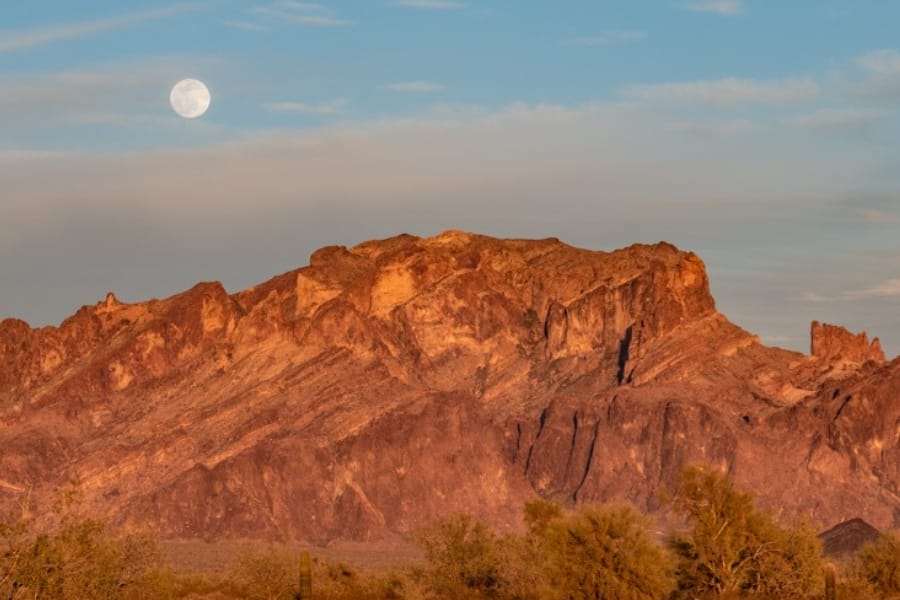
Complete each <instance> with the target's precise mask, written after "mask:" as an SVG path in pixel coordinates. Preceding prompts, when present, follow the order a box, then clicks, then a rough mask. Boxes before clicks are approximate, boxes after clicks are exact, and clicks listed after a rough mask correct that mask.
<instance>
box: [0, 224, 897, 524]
mask: <svg viewBox="0 0 900 600" xmlns="http://www.w3.org/2000/svg"><path fill="white" fill-rule="evenodd" d="M841 331H842V330H841ZM841 331H837V330H834V329H833V328H830V326H820V327H818V328H817V327H816V326H814V328H813V347H814V348H813V356H806V355H803V354H800V353H796V352H789V351H787V350H782V349H777V348H767V347H765V346H763V345H761V344H760V342H759V339H758V338H757V337H756V336H754V335H751V334H749V333H747V332H745V331H744V330H742V329H740V328H739V327H737V326H735V325H734V324H732V323H730V322H729V321H728V320H727V319H726V318H725V317H724V316H723V315H721V314H720V313H718V312H717V311H716V309H715V303H714V301H713V298H712V296H711V295H710V293H709V285H708V281H707V277H706V272H705V269H704V266H703V263H702V262H701V260H700V259H699V258H698V257H697V256H695V255H693V254H691V253H687V252H682V251H679V250H678V249H677V248H675V247H673V246H671V245H670V244H666V243H660V244H655V245H635V246H631V247H628V248H625V249H622V250H617V251H615V252H608V253H607V252H594V251H588V250H581V249H577V248H572V247H570V246H567V245H565V244H563V243H561V242H560V241H558V240H556V239H546V240H497V239H493V238H488V237H484V236H477V235H472V234H468V233H463V232H458V231H450V232H445V233H443V234H441V235H439V236H436V237H433V238H427V239H421V238H416V237H413V236H408V235H402V236H398V237H395V238H391V239H388V240H381V241H373V242H367V243H364V244H360V245H358V246H356V247H353V248H343V247H328V248H323V249H321V250H318V251H316V252H315V253H314V254H313V255H312V256H311V258H310V261H309V266H307V267H304V268H301V269H297V270H295V271H291V272H288V273H285V274H283V275H280V276H277V277H275V278H273V279H271V280H269V281H267V282H265V283H262V284H260V285H258V286H255V287H252V288H250V289H247V290H244V291H241V292H238V293H235V294H228V293H227V292H226V291H225V289H224V288H223V287H222V286H221V285H220V284H218V283H202V284H198V285H197V286H195V287H193V288H191V289H190V290H188V291H186V292H184V293H182V294H179V295H177V296H173V297H171V298H167V299H163V300H151V301H149V302H143V303H136V304H128V303H123V302H121V301H119V300H118V299H117V298H116V297H115V296H114V295H112V294H110V295H107V297H106V299H105V300H104V301H101V302H98V303H97V304H96V305H94V306H86V307H83V308H82V309H80V310H79V311H78V312H77V313H76V314H75V315H74V316H72V317H71V318H69V319H67V320H66V321H64V322H63V323H62V324H61V325H60V326H59V327H45V328H41V329H32V328H30V327H29V326H28V325H27V324H25V323H23V322H21V321H17V320H13V319H8V320H5V321H3V322H2V323H0V423H2V427H0V448H2V452H0V503H5V504H7V505H13V504H14V503H15V502H17V501H18V500H19V499H21V497H22V496H23V495H24V494H30V495H31V497H33V498H34V499H35V500H36V502H37V505H38V506H41V507H46V506H50V499H51V498H52V496H53V494H54V490H55V489H57V488H58V487H59V486H61V485H64V484H66V483H67V482H69V481H71V480H77V481H78V482H79V486H80V488H81V490H82V493H83V497H84V502H85V503H86V504H87V508H88V509H90V510H92V511H96V512H104V513H108V514H109V515H110V516H111V518H112V520H113V522H114V523H116V524H119V525H125V524H139V525H149V526H152V527H155V528H157V529H158V530H159V531H160V532H161V533H162V534H163V535H164V536H166V537H176V538H194V537H203V538H209V539H214V538H223V537H271V536H281V537H288V538H296V539H304V540H309V541H325V540H329V539H333V538H339V537H341V538H352V539H361V540H367V539H375V538H379V537H384V536H390V535H394V534H398V533H399V534H404V533H407V532H409V531H411V530H413V529H415V528H416V527H418V526H420V525H422V524H423V523H426V522H428V521H430V520H432V519H434V518H436V517H438V516H440V515H445V514H447V513H449V512H453V511H456V510H467V511H471V512H474V513H475V514H477V515H478V516H480V517H482V518H485V519H488V520H490V521H492V522H494V523H495V524H497V525H500V526H508V527H514V526H517V525H518V524H519V521H520V509H521V505H522V503H523V502H524V501H525V500H526V499H529V498H532V497H534V496H536V495H541V496H545V497H550V498H554V499H558V500H561V501H564V502H599V501H607V500H628V501H631V502H634V503H635V504H637V505H638V506H639V507H640V508H642V509H648V510H654V509H656V508H658V498H659V490H660V489H661V487H662V486H666V485H671V483H672V481H673V480H674V478H675V476H676V474H677V473H678V471H679V470H680V469H681V467H682V466H683V465H684V464H686V463H696V462H703V463H709V464H713V465H717V466H719V467H721V468H724V469H727V470H728V471H730V472H731V473H733V474H734V476H735V477H736V478H737V479H738V481H739V483H742V484H744V485H746V486H749V487H751V488H753V489H755V490H757V491H758V492H759V494H760V500H761V502H763V503H764V504H766V505H768V506H770V507H773V508H777V509H778V510H779V511H781V512H782V513H784V514H785V515H800V514H802V515H804V516H806V517H807V518H808V519H810V520H811V521H812V522H813V523H816V524H819V525H822V526H825V525H831V524H833V523H835V522H837V521H839V520H842V519H846V518H850V517H856V516H861V517H863V518H865V519H866V520H867V521H869V522H872V523H874V524H875V525H877V526H878V527H890V526H893V525H895V524H896V522H898V521H900V496H898V494H900V490H898V484H900V471H898V467H897V465H900V460H898V459H900V455H898V452H900V450H898V444H897V439H896V432H895V423H897V422H900V413H898V414H894V413H897V412H898V410H900V409H896V408H895V407H894V399H895V398H896V397H897V393H898V392H900V363H897V362H892V363H888V364H885V363H884V357H883V354H881V352H880V347H879V346H877V341H876V342H873V344H872V345H869V344H868V342H867V341H866V338H865V336H862V337H861V338H857V337H854V336H850V334H846V335H844V333H841ZM848 336H849V337H848ZM836 365H838V366H836ZM838 367H839V368H838Z"/></svg>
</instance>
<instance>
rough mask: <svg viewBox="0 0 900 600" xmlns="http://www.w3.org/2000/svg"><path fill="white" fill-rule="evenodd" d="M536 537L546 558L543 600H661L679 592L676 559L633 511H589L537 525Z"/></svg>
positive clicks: (589, 508)
mask: <svg viewBox="0 0 900 600" xmlns="http://www.w3.org/2000/svg"><path fill="white" fill-rule="evenodd" d="M547 514H548V513H546V512H544V516H547ZM551 514H552V513H551ZM532 533H533V534H534V535H536V536H537V537H538V539H539V546H540V547H541V549H542V550H543V553H544V562H545V566H544V570H545V572H546V576H547V582H546V588H545V591H544V595H543V597H547V598H560V599H563V598H564V599H567V600H580V599H585V600H587V599H589V598H610V599H617V600H656V599H662V598H666V597H667V596H668V595H669V594H670V593H671V591H672V590H673V589H674V587H675V579H674V576H673V571H674V568H673V563H672V560H671V558H670V557H669V555H668V554H667V553H666V551H665V550H664V549H663V548H661V547H660V546H659V545H658V544H657V543H656V542H654V541H653V539H652V538H651V537H650V534H649V530H648V522H647V521H646V519H644V518H643V517H642V516H640V515H639V514H638V513H637V512H636V511H635V510H634V509H633V508H631V507H629V506H611V507H592V506H585V507H582V508H581V509H579V510H578V511H577V512H575V513H574V514H571V515H568V516H563V515H559V516H556V517H552V516H551V517H550V518H549V519H548V520H546V521H537V522H534V521H533V522H532Z"/></svg>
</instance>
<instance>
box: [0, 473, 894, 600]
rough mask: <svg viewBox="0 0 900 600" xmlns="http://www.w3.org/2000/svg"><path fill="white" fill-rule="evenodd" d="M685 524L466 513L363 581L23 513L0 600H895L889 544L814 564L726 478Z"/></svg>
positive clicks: (582, 510)
mask: <svg viewBox="0 0 900 600" xmlns="http://www.w3.org/2000/svg"><path fill="white" fill-rule="evenodd" d="M666 502H667V505H668V506H669V508H670V509H671V511H672V513H673V514H675V515H678V516H680V517H682V518H683V526H681V527H678V528H676V529H673V530H671V531H668V532H667V533H665V534H662V533H661V532H654V531H653V530H652V528H651V526H652V523H651V521H650V520H649V518H648V517H646V516H643V515H641V514H640V513H638V512H637V511H636V510H635V509H634V508H632V507H630V506H625V505H604V506H589V505H585V506H581V507H578V508H577V509H574V510H566V509H564V508H563V506H561V505H559V504H555V503H552V502H548V501H544V500H538V501H534V502H530V503H528V504H526V505H525V507H524V514H523V519H524V531H522V532H518V533H498V532H496V531H494V530H493V529H491V528H490V527H489V526H488V525H487V524H485V523H483V522H480V521H478V520H477V519H475V518H473V517H472V516H470V515H466V514H457V515H450V516H448V517H446V518H444V519H442V520H440V521H438V522H436V523H433V524H432V525H431V526H429V527H426V528H424V529H422V530H420V531H419V532H418V533H417V535H416V536H415V541H416V543H417V544H418V546H419V547H420V548H421V550H422V553H423V556H424V560H423V561H421V562H419V563H417V564H414V565H410V566H408V567H405V568H402V569H394V570H391V571H385V572H379V573H371V572H367V573H361V572H359V571H357V570H355V569H354V568H351V567H349V566H347V565H344V564H339V563H336V562H331V561H326V560H323V559H321V558H318V557H310V555H309V554H308V553H307V552H301V553H295V552H288V551H285V550H283V549H278V548H277V547H275V546H272V547H270V548H268V549H266V550H263V551H258V550H257V551H248V552H245V553H243V554H242V555H240V556H239V557H237V558H236V559H235V560H234V561H233V563H232V564H231V566H230V568H229V569H228V570H227V571H226V572H224V573H184V572H181V571H175V570H173V569H172V568H171V567H170V566H169V565H167V563H166V561H165V560H164V558H163V556H162V553H161V551H160V549H159V545H158V544H157V542H156V541H155V540H154V538H153V537H152V536H150V535H146V534H141V533H134V532H132V533H119V534H113V533H111V532H110V531H108V530H107V528H106V526H105V525H104V523H103V522H102V521H99V520H97V519H94V518H90V517H84V516H82V515H77V513H76V512H75V511H72V510H71V509H69V508H66V509H64V510H62V511H59V515H60V518H59V519H58V522H57V523H56V525H55V526H54V527H53V528H51V530H49V531H37V530H36V528H35V526H34V523H33V522H32V521H31V519H30V518H29V514H28V511H27V510H25V511H20V514H18V515H10V516H8V517H6V518H5V519H2V520H0V544H2V545H0V598H3V599H10V600H12V599H25V598H29V599H31V598H34V599H37V598H46V599H60V600H69V599H73V600H74V599H90V598H98V599H113V598H124V599H143V598H147V599H151V598H154V599H156V598H159V599H166V598H218V599H228V598H247V599H259V600H281V599H285V600H290V599H298V598H299V599H302V600H309V599H311V598H315V599H317V600H351V599H355V600H376V599H385V600H426V599H445V598H446V599H459V600H582V599H585V600H586V599H611V600H663V599H668V600H682V599H705V598H710V599H714V598H718V599H738V598H747V599H755V598H758V599H775V598H779V599H798V600H802V599H814V598H826V599H827V600H833V599H836V598H840V599H848V600H849V599H854V600H857V599H858V600H868V599H873V600H874V599H878V598H898V597H900V537H898V536H897V534H894V533H889V534H886V535H884V536H882V537H881V539H880V540H879V541H878V542H876V543H874V544H871V545H869V546H867V547H865V548H863V549H862V550H861V551H860V552H859V553H858V554H857V555H856V556H854V557H852V558H851V559H848V560H847V561H845V562H844V563H841V564H834V563H830V562H827V563H826V561H825V559H824V558H823V556H822V548H821V545H820V543H819V540H818V538H817V537H816V535H815V534H814V532H813V531H812V530H811V529H810V528H809V527H808V526H806V525H804V524H802V523H800V524H793V525H790V526H785V525H783V524H779V523H777V522H776V521H775V519H773V518H772V517H771V516H770V515H768V514H766V513H765V512H763V511H760V510H758V509H757V508H756V507H755V506H754V503H753V496H752V494H750V493H749V492H746V491H743V490H740V489H738V488H737V487H736V486H735V485H734V483H733V482H732V481H731V480H730V479H729V478H728V477H727V476H725V475H722V474H720V473H718V472H715V471H711V470H705V469H700V468H689V469H687V470H685V471H684V472H683V473H682V474H681V477H680V479H679V481H678V482H677V485H676V486H675V488H674V489H673V490H672V491H671V493H670V494H668V497H667V498H666Z"/></svg>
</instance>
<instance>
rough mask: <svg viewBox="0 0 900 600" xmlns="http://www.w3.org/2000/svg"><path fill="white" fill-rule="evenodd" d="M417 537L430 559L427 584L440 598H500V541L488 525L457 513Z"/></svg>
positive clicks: (426, 529)
mask: <svg viewBox="0 0 900 600" xmlns="http://www.w3.org/2000/svg"><path fill="white" fill-rule="evenodd" d="M416 537H417V542H418V544H419V546H420V547H421V548H422V549H423V550H424V552H425V559H426V561H427V562H428V567H427V568H426V570H425V574H424V575H425V581H426V585H427V587H428V588H429V589H430V590H431V591H432V593H434V594H435V595H436V596H437V597H439V598H460V599H462V598H479V597H483V598H500V597H501V588H502V587H503V584H502V580H501V568H500V562H501V561H500V557H499V541H498V538H497V536H496V534H495V533H494V532H493V531H492V530H491V529H490V528H489V527H488V526H487V525H485V524H484V523H482V522H480V521H477V520H475V519H473V518H472V516H471V515H467V514H458V515H455V516H452V517H449V518H447V519H443V520H441V521H438V522H437V523H435V524H434V525H432V526H431V527H428V528H425V529H423V530H421V531H420V532H419V533H418V534H417V536H416Z"/></svg>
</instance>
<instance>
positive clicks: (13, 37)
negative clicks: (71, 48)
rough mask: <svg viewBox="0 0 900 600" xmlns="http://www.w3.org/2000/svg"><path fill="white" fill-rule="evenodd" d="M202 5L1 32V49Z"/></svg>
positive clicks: (125, 24) (85, 33)
mask: <svg viewBox="0 0 900 600" xmlns="http://www.w3.org/2000/svg"><path fill="white" fill-rule="evenodd" d="M204 6H206V3H205V2H189V3H185V4H177V5H173V6H168V7H165V8H158V9H154V10H146V11H141V12H135V13H130V14H127V15H119V16H117V17H107V18H104V19H94V20H92V21H80V22H78V23H62V24H57V25H50V26H47V27H40V28H36V29H28V30H24V31H0V52H12V51H15V50H24V49H26V48H34V47H37V46H44V45H46V44H52V43H55V42H61V41H65V40H73V39H78V38H84V37H88V36H91V35H94V34H97V33H102V32H104V31H113V30H116V29H122V28H123V27H128V26H130V25H137V24H139V23H143V22H146V21H155V20H157V19H165V18H167V17H173V16H175V15H179V14H182V13H186V12H190V11H195V10H199V9H201V8H202V7H204Z"/></svg>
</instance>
